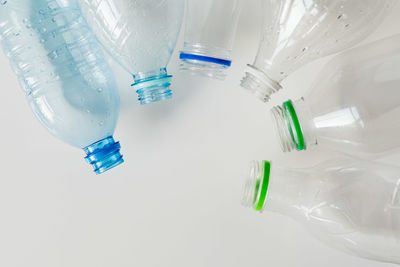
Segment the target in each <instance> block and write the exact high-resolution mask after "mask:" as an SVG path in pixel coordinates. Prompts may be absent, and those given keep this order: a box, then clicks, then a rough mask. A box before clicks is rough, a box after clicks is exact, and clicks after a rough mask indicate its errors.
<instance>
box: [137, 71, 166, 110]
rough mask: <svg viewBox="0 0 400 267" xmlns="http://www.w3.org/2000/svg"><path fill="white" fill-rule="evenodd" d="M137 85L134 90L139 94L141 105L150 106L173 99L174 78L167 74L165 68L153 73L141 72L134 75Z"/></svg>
mask: <svg viewBox="0 0 400 267" xmlns="http://www.w3.org/2000/svg"><path fill="white" fill-rule="evenodd" d="M133 78H134V80H135V83H134V84H132V88H133V89H134V90H136V93H137V94H138V100H139V102H140V104H142V105H144V104H149V103H154V102H158V101H162V100H166V99H170V98H172V90H171V89H170V86H171V79H172V76H171V75H168V74H167V70H166V69H165V68H163V69H160V70H157V71H151V72H145V73H143V72H141V73H137V74H135V75H133Z"/></svg>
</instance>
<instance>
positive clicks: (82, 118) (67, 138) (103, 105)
mask: <svg viewBox="0 0 400 267" xmlns="http://www.w3.org/2000/svg"><path fill="white" fill-rule="evenodd" d="M0 38H1V42H2V46H3V50H4V52H5V54H6V56H7V57H8V58H9V59H10V62H11V65H12V67H13V69H14V71H15V73H16V74H17V76H18V79H19V82H20V85H21V87H22V89H23V90H24V92H25V93H26V97H27V100H28V103H29V105H30V107H31V109H32V111H33V113H34V114H35V116H36V117H37V118H38V119H39V121H40V122H41V123H42V125H43V126H44V127H45V128H46V129H47V130H48V131H49V132H50V133H51V134H53V135H54V136H56V137H57V138H59V139H61V140H63V141H64V142H66V143H68V144H70V145H72V146H75V147H79V148H83V149H84V151H85V152H86V154H87V156H86V160H87V161H88V162H89V163H90V164H92V165H93V167H94V170H95V172H96V173H98V174H99V173H103V172H105V171H107V170H109V169H111V168H113V167H115V166H117V165H119V164H121V163H122V162H123V159H122V156H121V154H120V152H119V150H120V145H119V143H118V142H115V141H114V139H113V137H112V134H113V132H114V129H115V125H116V122H117V118H118V112H119V95H118V91H117V90H116V88H117V86H116V83H115V80H114V77H113V75H112V72H111V70H110V69H109V66H108V65H107V63H106V62H105V60H104V57H103V54H102V51H101V48H100V45H99V43H98V42H97V41H96V39H95V37H94V35H93V34H92V33H91V31H90V30H89V28H88V26H87V24H86V22H85V20H84V19H83V17H82V15H81V12H80V10H79V7H78V5H77V3H76V1H75V0H57V1H55V0H13V1H6V0H0Z"/></svg>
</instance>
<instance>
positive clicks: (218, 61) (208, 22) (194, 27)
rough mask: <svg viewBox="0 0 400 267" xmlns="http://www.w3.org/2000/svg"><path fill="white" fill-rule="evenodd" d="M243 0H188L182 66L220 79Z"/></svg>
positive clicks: (229, 53) (226, 64)
mask: <svg viewBox="0 0 400 267" xmlns="http://www.w3.org/2000/svg"><path fill="white" fill-rule="evenodd" d="M242 4H243V0H218V1H215V0H202V1H198V0H188V1H187V7H186V10H187V12H186V25H185V28H186V29H185V36H184V47H183V50H182V51H181V53H180V59H181V70H185V71H189V72H191V73H193V74H200V75H203V76H208V77H211V78H215V79H219V80H223V79H224V78H225V76H226V73H225V70H226V69H227V68H229V67H230V66H231V63H232V60H231V54H232V48H233V43H234V39H235V35H236V28H237V24H238V21H239V15H240V11H241V8H242Z"/></svg>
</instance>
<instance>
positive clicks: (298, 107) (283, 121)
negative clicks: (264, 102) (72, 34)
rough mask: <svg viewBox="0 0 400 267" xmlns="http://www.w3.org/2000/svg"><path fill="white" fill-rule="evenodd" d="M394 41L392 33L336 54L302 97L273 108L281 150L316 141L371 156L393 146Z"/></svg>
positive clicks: (398, 49)
mask: <svg viewBox="0 0 400 267" xmlns="http://www.w3.org/2000/svg"><path fill="white" fill-rule="evenodd" d="M399 44H400V35H396V36H393V37H390V38H386V39H383V40H380V41H377V42H374V43H371V44H368V45H365V46H362V47H359V48H355V49H352V50H349V51H347V52H345V53H343V54H341V55H338V56H336V57H335V58H334V59H333V60H332V61H331V62H330V63H329V64H328V65H327V66H326V67H325V68H324V69H323V70H322V72H321V74H320V75H319V77H318V78H317V82H316V84H315V85H314V86H313V89H312V90H311V91H310V92H309V93H308V94H307V95H306V96H305V97H304V98H301V99H300V100H297V101H294V102H292V101H287V102H285V103H284V104H283V105H282V106H278V107H275V108H274V109H273V110H272V114H273V117H274V118H275V122H276V125H277V127H276V128H277V132H278V134H279V138H280V140H281V144H282V148H283V151H292V150H306V149H308V148H309V147H311V146H313V145H318V147H321V148H322V147H325V148H328V149H333V150H337V151H341V152H345V153H347V154H351V155H355V156H358V157H364V158H375V157H381V156H384V155H386V154H389V153H390V152H392V151H394V150H396V149H398V148H399V147H400V139H399V132H400V124H399V122H400V119H399V118H400V94H399V88H400V72H399V69H400V46H399ZM291 106H292V107H291ZM290 109H291V110H290ZM296 118H297V122H296ZM296 124H297V126H298V127H296ZM302 143H303V145H302Z"/></svg>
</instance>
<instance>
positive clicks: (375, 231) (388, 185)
mask: <svg viewBox="0 0 400 267" xmlns="http://www.w3.org/2000/svg"><path fill="white" fill-rule="evenodd" d="M278 165H279V164H275V163H270V162H268V161H260V162H258V161H253V162H252V163H251V167H250V175H249V178H248V180H247V182H246V189H245V192H244V198H243V204H244V205H246V206H250V207H252V208H254V210H256V211H260V212H263V211H272V212H277V213H281V214H283V215H286V216H288V217H291V218H292V219H294V220H295V221H296V222H299V223H302V224H303V225H304V226H306V227H307V229H308V230H309V231H310V232H311V233H313V234H314V236H316V237H317V238H318V239H320V240H321V241H324V242H325V243H326V244H328V245H330V246H332V247H334V248H336V249H339V250H342V251H345V252H347V253H350V254H353V255H357V256H360V257H364V258H369V259H373V260H378V261H384V262H392V263H400V254H399V251H400V178H399V173H400V170H399V169H398V168H395V167H391V166H386V165H382V164H377V163H372V162H366V161H352V160H348V159H344V160H333V161H329V162H326V163H323V164H320V165H318V166H316V167H314V168H308V169H301V170H300V169H285V168H281V167H279V166H278Z"/></svg>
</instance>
